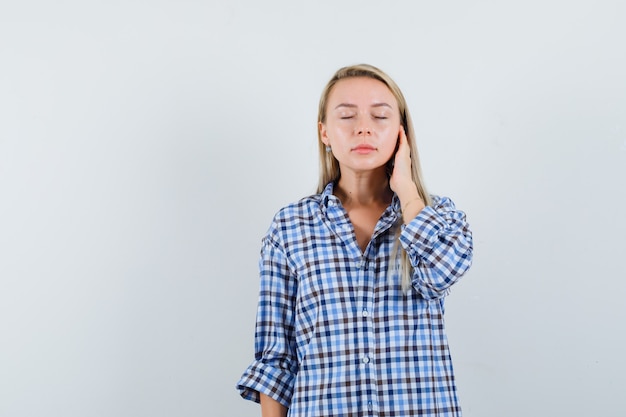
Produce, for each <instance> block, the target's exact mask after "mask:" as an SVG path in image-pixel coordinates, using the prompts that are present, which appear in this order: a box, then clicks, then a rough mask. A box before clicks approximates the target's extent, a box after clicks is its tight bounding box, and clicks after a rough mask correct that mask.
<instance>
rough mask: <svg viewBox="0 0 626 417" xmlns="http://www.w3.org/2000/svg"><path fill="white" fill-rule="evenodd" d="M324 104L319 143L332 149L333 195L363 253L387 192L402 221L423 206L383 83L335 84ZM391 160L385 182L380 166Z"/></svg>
mask: <svg viewBox="0 0 626 417" xmlns="http://www.w3.org/2000/svg"><path fill="white" fill-rule="evenodd" d="M327 106H328V107H327V116H326V122H325V123H320V125H319V129H320V133H321V139H322V142H323V143H324V144H325V145H327V146H330V147H331V148H332V152H333V155H334V156H335V158H336V159H337V161H339V166H340V168H341V178H340V179H339V182H338V184H337V187H336V190H335V194H336V195H337V197H339V199H340V200H341V202H342V204H343V206H344V207H345V208H346V210H347V211H348V216H349V217H350V220H351V221H352V223H353V225H354V229H355V233H356V237H357V241H358V243H359V246H360V247H361V250H363V251H364V250H365V248H366V247H367V244H368V243H369V241H370V237H371V235H372V233H373V231H374V227H375V226H376V223H377V222H378V219H379V218H380V215H381V214H382V213H383V211H384V210H385V209H386V207H387V206H388V205H389V203H390V202H391V198H392V195H393V194H392V191H393V192H395V193H396V194H397V195H398V198H399V199H400V203H401V206H402V208H403V220H404V222H405V223H408V222H409V221H411V220H412V219H413V218H415V216H416V215H417V214H418V213H419V212H420V211H421V210H422V209H423V208H424V202H423V201H422V200H421V199H420V198H419V193H418V192H417V187H416V185H415V183H414V182H413V178H412V171H411V155H410V148H409V145H408V141H407V137H406V134H405V132H404V129H403V127H402V124H401V122H400V111H399V108H398V103H397V100H396V98H395V96H394V95H393V93H392V92H391V91H390V90H389V88H387V86H386V85H385V84H384V83H382V82H380V81H378V80H375V79H373V78H368V77H355V78H348V79H344V80H341V81H339V82H337V84H335V86H334V87H333V89H332V91H331V93H330V95H329V97H328V104H327ZM398 142H399V144H398ZM396 145H397V146H398V151H397V152H396V155H395V157H394V156H393V152H394V150H395V148H396ZM362 147H366V148H369V147H371V148H372V149H371V150H367V149H363V148H362ZM392 157H393V158H394V170H393V172H392V175H391V178H389V179H387V174H386V163H387V161H389V160H390V159H391V158H392Z"/></svg>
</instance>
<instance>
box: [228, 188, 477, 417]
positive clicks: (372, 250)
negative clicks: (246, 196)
mask: <svg viewBox="0 0 626 417" xmlns="http://www.w3.org/2000/svg"><path fill="white" fill-rule="evenodd" d="M398 239H399V242H400V244H401V246H402V247H403V248H404V249H405V250H406V252H407V253H408V255H409V258H410V260H411V264H412V265H413V268H414V269H413V277H412V287H413V288H412V289H411V291H409V292H408V293H405V292H403V291H402V289H401V284H400V278H399V274H398V273H397V272H396V271H397V268H396V266H397V262H398V261H397V260H395V261H392V259H391V254H392V250H393V246H394V242H395V241H397V240H398ZM471 262H472V235H471V232H470V230H469V228H468V224H467V222H466V220H465V214H464V213H463V212H462V211H458V210H456V208H455V206H454V203H453V202H452V201H451V200H450V199H448V198H440V197H436V196H435V197H433V204H432V206H428V207H426V208H424V209H423V210H422V211H421V212H420V213H419V214H418V215H417V217H416V218H415V219H413V220H412V221H411V222H410V223H409V224H407V225H403V224H402V216H401V214H400V203H399V200H398V198H397V196H394V198H393V201H392V203H391V204H390V205H389V207H388V208H387V209H386V211H385V212H384V213H383V215H382V216H381V218H380V219H379V221H378V223H377V225H376V228H375V230H374V233H373V235H372V239H371V241H370V242H369V244H368V246H367V248H366V250H365V251H364V252H362V251H361V249H360V248H359V246H358V244H357V241H356V238H355V235H354V230H353V227H352V224H351V222H350V220H349V217H348V214H347V213H346V211H345V210H344V208H343V207H342V205H341V202H340V201H339V199H338V198H337V197H335V196H334V195H333V184H332V183H330V184H328V186H327V187H326V188H325V190H324V191H323V192H322V193H321V194H316V195H313V196H310V197H307V198H304V199H302V200H300V201H299V202H297V203H294V204H291V205H289V206H287V207H285V208H283V209H282V210H280V211H279V212H278V213H277V215H276V216H275V217H274V220H273V222H272V224H271V226H270V229H269V231H268V233H267V235H266V236H265V237H264V238H263V241H262V249H261V258H260V261H259V266H260V278H261V283H260V293H259V304H258V312H257V322H256V333H255V352H256V353H255V360H254V361H253V363H252V364H251V365H250V366H249V367H248V369H246V371H245V372H244V374H243V376H242V377H241V379H240V380H239V382H238V384H237V388H238V389H239V391H240V394H241V395H242V397H243V398H246V399H249V400H253V401H257V402H258V401H259V392H261V393H264V394H267V395H269V396H270V397H272V398H274V399H276V400H277V401H279V402H280V403H282V404H283V405H285V406H286V407H288V408H289V415H290V416H292V417H333V416H341V417H346V416H397V417H400V416H401V417H407V416H460V415H461V410H460V407H459V404H458V400H457V395H456V387H455V382H454V374H453V370H452V362H451V359H450V353H449V349H448V342H447V338H446V335H445V330H444V319H443V313H444V297H445V296H446V295H447V293H448V291H449V288H450V287H451V286H452V285H453V284H454V283H455V282H457V280H458V279H459V278H460V277H461V276H462V275H463V274H464V273H465V271H466V270H467V269H468V268H469V267H470V265H471Z"/></svg>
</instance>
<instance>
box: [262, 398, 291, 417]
mask: <svg viewBox="0 0 626 417" xmlns="http://www.w3.org/2000/svg"><path fill="white" fill-rule="evenodd" d="M260 397H261V417H286V416H287V407H285V406H284V405H282V404H281V403H279V402H278V401H276V400H275V399H273V398H272V397H269V396H267V395H265V394H260Z"/></svg>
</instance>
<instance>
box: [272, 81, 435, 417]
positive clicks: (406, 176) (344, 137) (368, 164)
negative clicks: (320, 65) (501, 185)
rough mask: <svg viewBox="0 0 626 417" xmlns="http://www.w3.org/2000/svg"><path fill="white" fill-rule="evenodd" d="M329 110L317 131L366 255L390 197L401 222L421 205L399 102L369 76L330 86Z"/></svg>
mask: <svg viewBox="0 0 626 417" xmlns="http://www.w3.org/2000/svg"><path fill="white" fill-rule="evenodd" d="M327 106H328V107H327V109H326V110H327V113H326V114H327V116H326V122H325V123H320V124H319V129H320V133H321V139H322V142H323V143H324V144H325V145H327V146H330V147H331V148H332V152H333V155H334V156H335V158H336V159H337V161H339V166H340V169H341V178H340V179H339V181H338V184H337V186H336V187H335V190H334V193H335V195H336V196H337V197H338V198H339V199H340V200H341V203H342V204H343V207H344V208H345V209H346V211H347V212H348V216H349V217H350V221H351V222H352V224H353V226H354V231H355V235H356V239H357V243H358V244H359V247H360V248H361V251H363V252H364V251H365V250H366V248H367V245H368V244H369V242H370V240H371V236H372V233H373V232H374V228H375V226H376V223H377V222H378V220H379V219H380V216H381V215H382V213H383V212H384V210H385V209H386V208H387V206H388V205H389V203H390V202H391V199H392V197H393V193H394V192H395V193H396V194H397V195H398V198H399V199H400V205H401V207H402V215H403V221H404V222H405V223H408V222H410V221H411V220H412V219H414V218H415V216H417V215H418V214H419V212H420V211H421V210H422V209H423V208H424V207H425V205H424V202H423V201H422V199H421V198H420V197H419V193H418V191H417V186H416V185H415V183H414V182H413V177H412V171H411V155H410V148H409V145H408V141H407V137H406V134H405V132H404V129H403V127H402V124H401V122H400V111H399V109H398V103H397V100H396V98H395V96H394V95H393V94H392V93H391V91H390V90H389V89H388V88H387V86H386V85H385V84H383V83H382V82H380V81H378V80H375V79H372V78H368V77H354V78H347V79H343V80H341V81H339V82H337V83H336V84H335V86H334V87H333V89H332V91H331V93H330V95H329V97H328V104H327ZM396 145H397V147H398V150H397V152H396V154H395V156H393V153H394V150H395V149H396ZM392 157H393V158H394V169H393V172H392V174H391V177H390V178H389V179H388V178H387V173H386V164H387V162H388V161H389V160H390V159H391V158H392ZM260 396H261V415H262V416H263V417H285V416H286V415H287V408H286V407H284V406H283V405H282V404H280V403H279V402H277V401H276V400H274V399H272V398H271V397H269V396H267V395H265V394H261V395H260Z"/></svg>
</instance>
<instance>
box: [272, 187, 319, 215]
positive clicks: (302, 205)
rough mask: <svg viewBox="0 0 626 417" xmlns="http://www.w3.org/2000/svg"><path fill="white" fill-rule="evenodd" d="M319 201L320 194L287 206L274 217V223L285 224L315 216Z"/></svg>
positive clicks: (317, 211)
mask: <svg viewBox="0 0 626 417" xmlns="http://www.w3.org/2000/svg"><path fill="white" fill-rule="evenodd" d="M321 201H322V196H321V194H313V195H310V196H307V197H304V198H302V199H300V200H298V201H295V202H293V203H290V204H287V205H286V206H284V207H282V208H281V209H280V210H278V212H277V213H276V214H275V215H274V221H275V222H276V221H279V222H285V221H293V220H297V219H306V218H309V217H311V216H315V215H317V213H319V210H320V204H321Z"/></svg>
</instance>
